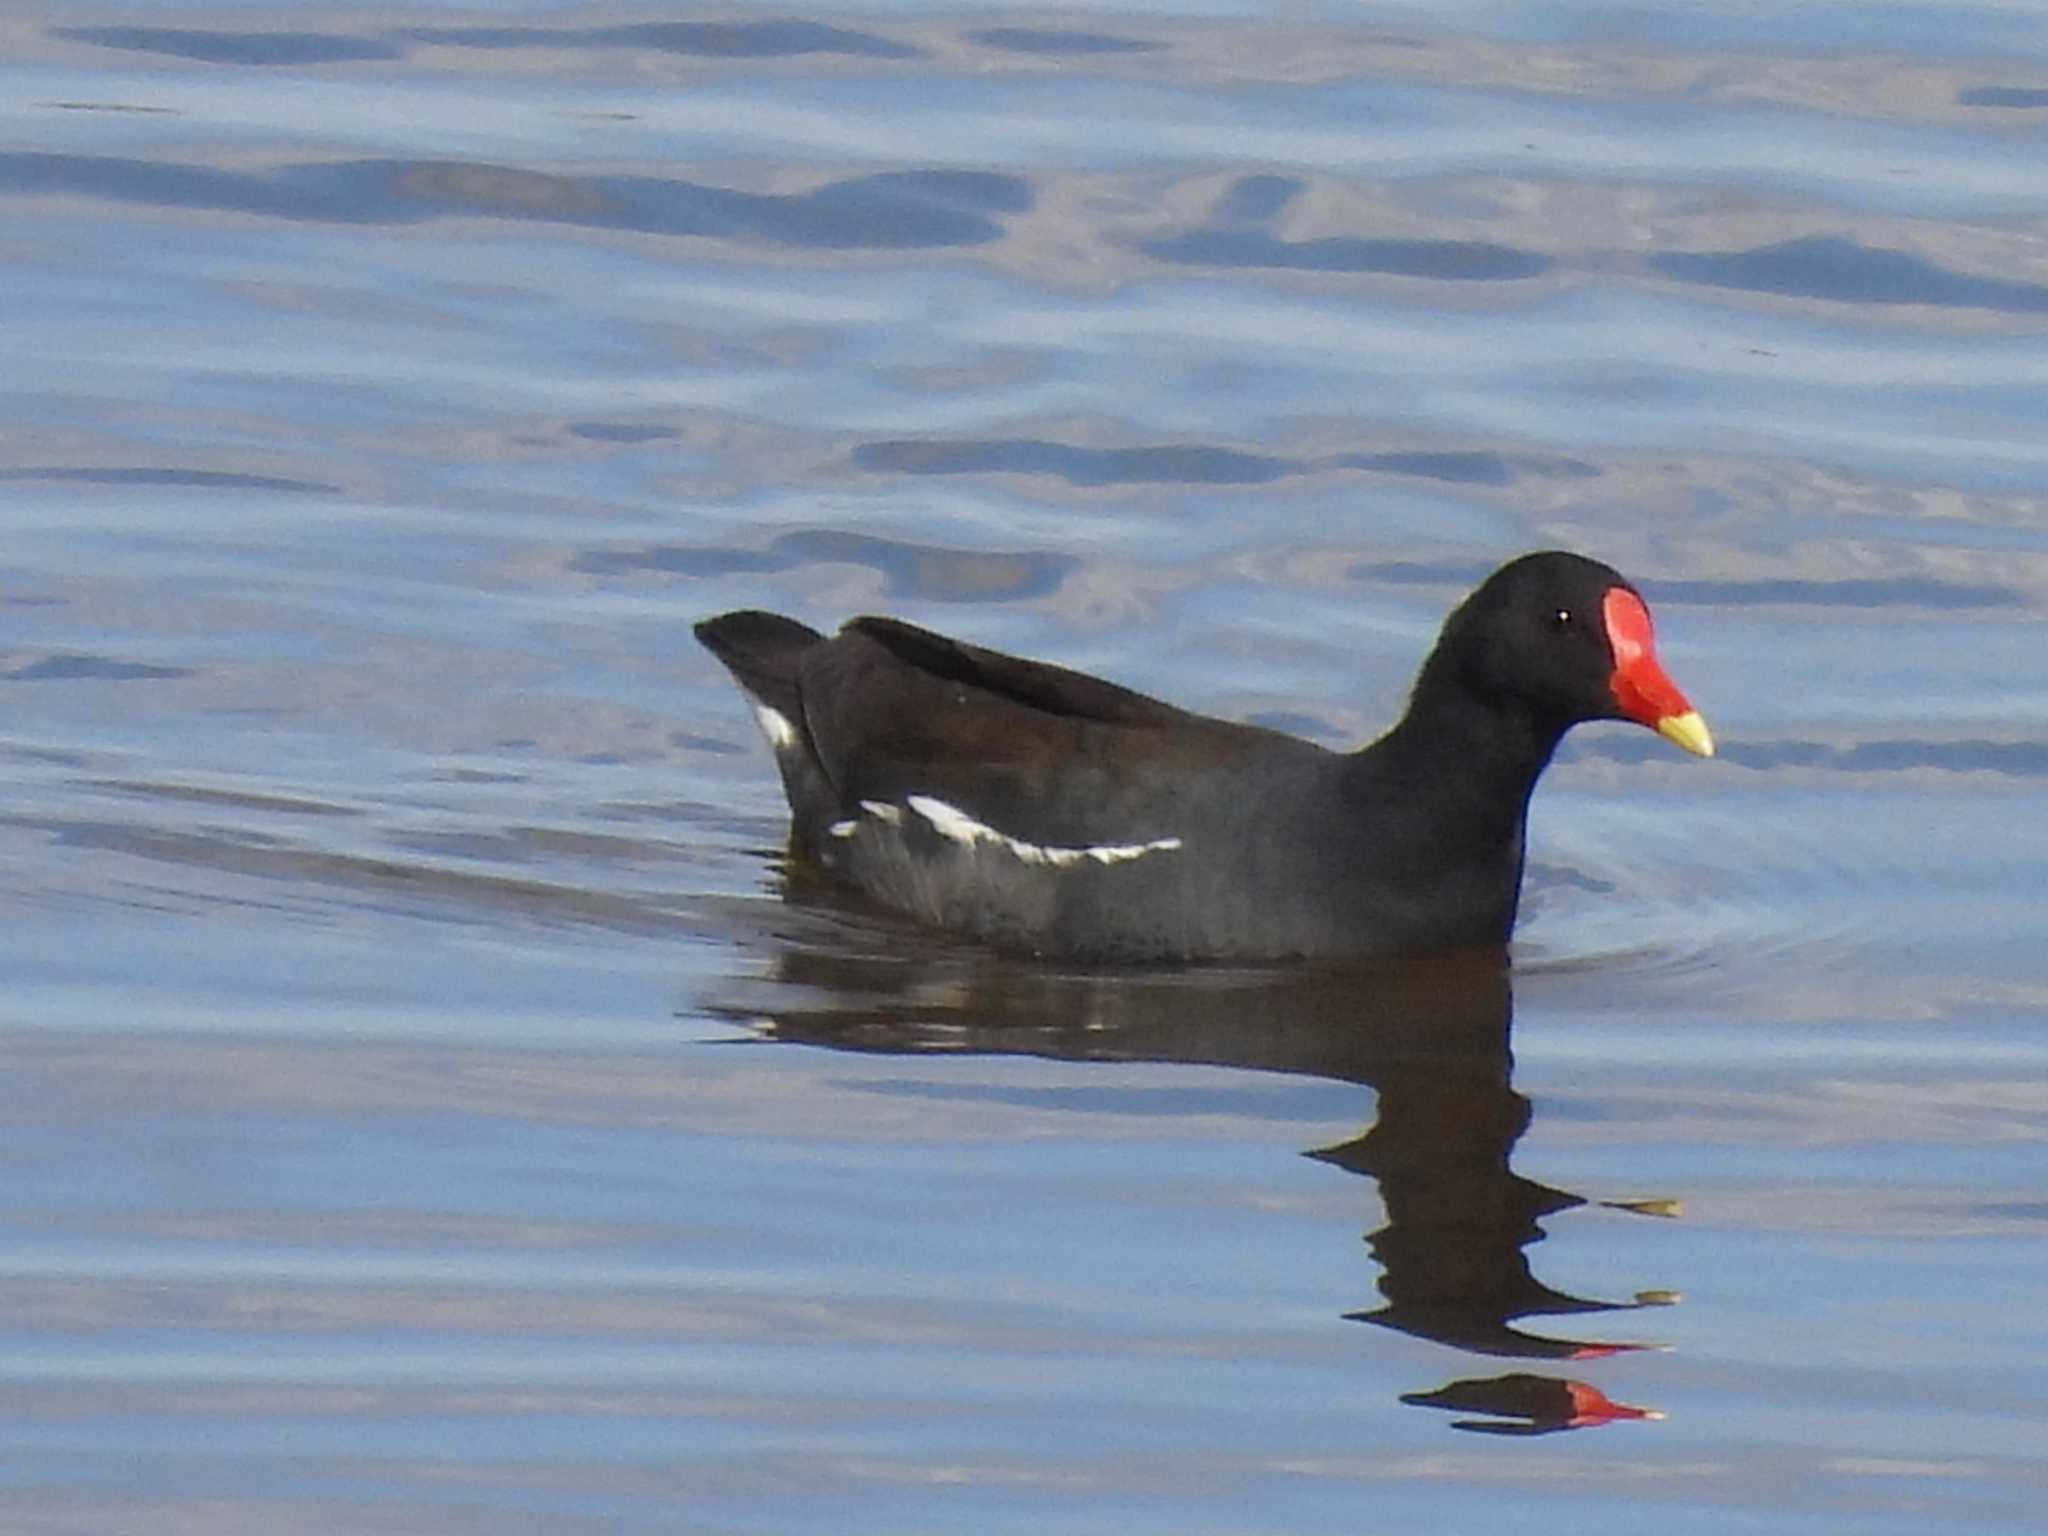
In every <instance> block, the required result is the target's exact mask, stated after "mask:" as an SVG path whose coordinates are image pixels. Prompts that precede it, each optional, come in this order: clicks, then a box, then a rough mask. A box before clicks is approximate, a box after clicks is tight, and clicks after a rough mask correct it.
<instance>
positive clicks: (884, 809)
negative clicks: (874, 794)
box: [860, 800, 903, 827]
mask: <svg viewBox="0 0 2048 1536" xmlns="http://www.w3.org/2000/svg"><path fill="white" fill-rule="evenodd" d="M860 808H861V809H862V810H864V811H866V812H867V813H868V814H869V815H870V816H872V817H874V818H875V819H876V820H877V821H886V822H887V823H889V825H890V826H892V827H893V826H895V825H896V824H897V823H898V822H900V821H901V820H902V819H903V813H902V812H901V811H899V810H897V809H896V807H895V806H893V805H891V804H890V803H889V802H888V801H886V800H863V801H861V803H860Z"/></svg>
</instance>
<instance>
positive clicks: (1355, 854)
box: [696, 551, 1714, 964]
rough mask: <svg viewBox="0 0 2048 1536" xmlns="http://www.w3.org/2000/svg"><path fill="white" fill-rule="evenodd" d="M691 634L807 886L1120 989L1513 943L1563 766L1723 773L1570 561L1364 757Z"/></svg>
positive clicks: (1434, 668)
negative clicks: (1248, 967) (1556, 763)
mask: <svg viewBox="0 0 2048 1536" xmlns="http://www.w3.org/2000/svg"><path fill="white" fill-rule="evenodd" d="M696 633H697V637H698V639H700V640H701V641H702V642H703V643H704V644H705V646H707V647H708V648H709V649H710V650H711V652H712V654H713V655H715V656H716V657H717V658H718V659H719V660H720V661H721V662H723V663H724V664H725V666H726V667H727V669H728V670H730V671H731V673H732V675H733V677H734V679H735V680H736V681H737V682H738V684H739V686H740V688H741V690H742V691H743V692H744V693H745V694H746V696H747V698H748V699H749V701H750V702H751V703H752V705H753V709H754V714H755V717H756V719H757V720H758V721H759V722H760V726H761V730H762V733H763V734H764V735H765V736H766V737H767V739H768V744H769V746H770V748H771V749H772V750H773V752H774V754H775V762H776V766H777V768H778V769H779V770H780V771H781V775H782V784H783V789H784V791H785V792H786V794H787V795H788V799H789V807H790V851H791V854H792V855H793V856H794V857H795V858H796V859H797V860H799V861H801V862H802V863H804V864H807V865H812V866H815V867H817V868H818V869H821V870H823V871H824V872H825V873H826V874H827V875H829V876H831V877H834V878H836V879H837V880H839V881H841V882H843V883H845V884H847V885H849V886H852V887H854V888H857V889H858V890H861V891H864V892H866V893H867V894H868V895H869V896H870V897H872V898H873V899H875V900H876V901H878V902H880V903H881V904H882V905H884V906H886V907H889V908H892V909H894V910H896V911H898V912H901V913H905V914H908V915H909V916H911V917H913V918H915V919H918V920H920V921H922V922H925V923H928V924H932V925H934V926H936V927H938V928H942V929H946V930H949V931H952V932H955V933H960V934H965V935H969V936H971V937H973V938H975V939H978V940H981V941H984V942H987V943H990V944H993V945H995V946H997V947H1000V948H1003V949H1007V950H1011V951H1018V952H1023V953H1028V954H1037V955H1044V956H1049V957H1058V958H1062V959H1068V960H1075V961H1082V962H1101V963H1112V964H1128V963H1164V962H1178V961H1195V960H1234V961H1269V960H1282V959H1294V958H1303V959H1341V958H1347V957H1351V958H1356V957H1365V956H1372V955H1383V954H1390V953H1396V952H1407V951H1420V950H1429V949H1440V948H1448V947H1452V946H1463V945H1487V944H1501V943H1505V942H1506V940H1507V938H1508V936H1509V934H1510V932H1511V931H1512V930H1513V927H1514V922H1515V911H1516V907H1517V905H1518V903H1519V901H1520V897H1521V886H1522V864H1523V854H1524V842H1525V836H1526V833H1525V827H1526V822H1527V818H1528V807H1529V797H1530V795H1531V793H1532V792H1533V791H1534V789H1535V787H1536V780H1537V777H1538V775H1540V774H1541V773H1542V771H1543V769H1544V766H1545V765H1546V764H1547V763H1548V762H1549V761H1550V758H1551V754H1552V753H1553V752H1554V751H1555V750H1556V747H1557V744H1558V742H1559V740H1560V739H1561V738H1562V737H1563V736H1564V733H1565V732H1566V731H1568V730H1569V729H1571V727H1572V726H1574V725H1577V724H1579V723H1580V722H1582V721H1588V720H1628V721H1634V722H1636V723H1638V724H1641V725H1645V726H1648V727H1650V728H1651V729H1653V730H1655V731H1657V732H1658V733H1659V734H1660V735H1663V736H1664V737H1666V738H1668V739H1669V740H1670V741H1672V742H1674V743H1676V744H1677V745H1678V746H1680V747H1682V748H1684V749H1685V750H1686V751H1688V752H1693V753H1696V754H1698V755H1699V756H1701V757H1709V756H1712V755H1713V750H1714V746H1713V738H1712V736H1711V735H1709V733H1708V731H1707V726H1706V722H1705V721H1703V720H1702V719H1701V718H1700V716H1699V714H1698V712H1697V711H1695V710H1694V709H1693V707H1692V705H1691V704H1690V703H1689V702H1688V701H1687V700H1686V697H1685V695H1684V694H1683V693H1681V692H1680V691H1679V689H1678V687H1677V685H1676V684H1674V683H1673V682H1672V681H1671V679H1670V677H1669V676H1667V675H1666V673H1665V671H1664V668H1663V666H1662V664H1661V663H1660V662H1659V661H1658V659H1657V652H1656V643H1655V635H1654V632H1653V629H1652V626H1651V621H1650V611H1649V608H1648V607H1647V606H1646V605H1645V604H1644V602H1643V599H1642V597H1641V595H1640V594H1639V593H1638V592H1637V591H1636V589H1635V588H1634V587H1633V586H1631V585H1630V584H1629V583H1628V581H1626V580H1625V579H1624V578H1623V577H1622V576H1621V575H1620V574H1619V573H1618V572H1616V571H1615V570H1614V569H1613V568H1612V567H1610V566H1606V565H1602V564H1601V563H1599V562H1598V561H1595V560H1589V559H1586V558H1584V557H1582V556H1579V555H1575V554H1567V553H1563V552H1559V551H1545V552H1542V553H1537V554H1531V555H1524V556H1522V557H1521V558H1519V559H1516V560H1513V561H1510V562H1509V563H1508V564H1506V565H1504V566H1502V567H1501V568H1500V569H1499V570H1497V571H1495V572H1494V573H1493V574H1492V575H1491V576H1489V577H1488V578H1487V579H1486V580H1485V581H1484V582H1483V583H1481V584H1480V586H1479V587H1478V588H1477V589H1476V590H1474V591H1473V592H1472V593H1471V594H1470V595H1469V596H1468V597H1467V598H1466V599H1465V600H1464V601H1463V602H1462V603H1460V604H1459V605H1458V607H1457V608H1456V609H1455V610H1454V611H1453V612H1452V613H1451V615H1450V617H1449V618H1448V619H1447V620H1445V622H1444V626H1443V630H1442V632H1441V634H1440V635H1439V636H1438V638H1437V642H1436V645H1435V647H1434V649H1432V650H1431V652H1430V654H1429V657H1428V659H1427V660H1426V661H1424V663H1423V665H1422V670H1421V673H1420V675H1419V676H1418V677H1417V679H1416V681H1415V685H1414V688H1413V690H1412V691H1411V693H1410V695H1409V699H1408V707H1407V711H1406V712H1405V713H1404V714H1403V715H1402V717H1401V719H1400V720H1399V722H1397V723H1396V724H1395V725H1394V726H1393V727H1392V729H1390V730H1388V731H1387V732H1386V734H1385V735H1383V736H1381V737H1380V738H1379V739H1378V740H1376V741H1374V742H1372V743H1371V744H1370V745H1368V746H1365V747H1363V748H1360V749H1359V750H1357V751H1355V752H1337V751H1332V750H1330V749H1328V748H1326V747H1322V746H1319V745H1317V744H1315V743H1313V742H1309V741H1304V740H1301V739H1300V738H1298V737H1293V736H1288V735H1285V734H1283V733H1281V732H1278V731H1271V730H1266V729H1264V728H1262V727H1259V726H1253V725H1244V724H1239V723H1236V722H1233V721H1228V720H1219V719H1214V718H1211V717H1209V716H1205V715H1198V714H1191V713H1189V712H1187V711H1185V710H1181V709H1176V708H1175V707H1173V706H1172V705H1170V704H1166V703H1162V702H1161V701H1159V700H1157V699H1153V698H1149V697H1147V696H1146V695H1144V694H1141V693H1136V692H1133V691H1132V690H1130V689H1127V688H1122V687H1119V686H1118V685H1116V684H1115V683H1110V682H1105V681H1103V680H1101V679H1099V678H1094V677H1090V676H1087V675H1086V674H1083V673H1080V672H1071V671H1068V670H1066V669H1065V668H1062V667H1056V666H1050V665H1047V664H1045V663H1043V662H1035V661H1025V660H1022V659H1020V658H1017V657H1014V656H1006V655H1004V654H1002V653H1000V652H998V651H992V650H985V649H983V648H982V647H980V646H976V645H969V644H967V643H965V642H964V641H960V640H953V639H949V638H947V637H946V636H944V635H940V634H935V633H933V632H932V631H930V630H927V629H920V628H918V627H916V626H915V625H911V624H906V623H903V622H901V621H900V620H896V619H887V618H857V619H854V620H852V621H851V622H849V623H847V624H846V625H845V626H844V627H843V628H842V629H841V630H840V631H839V633H838V634H836V635H834V636H831V637H830V638H827V637H826V636H824V635H822V634H820V633H819V632H818V631H816V630H814V629H811V628H810V627H808V626H807V625H804V624H800V623H798V622H797V621H796V620H794V619H788V618H784V617H782V616H781V615H779V614H773V613H762V612H758V611H751V610H750V611H743V612H738V613H728V614H723V615H721V616H719V617H717V618H712V619H706V620H705V621H704V622H702V623H700V624H698V625H697V626H696Z"/></svg>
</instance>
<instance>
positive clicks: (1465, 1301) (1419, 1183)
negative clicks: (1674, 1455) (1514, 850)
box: [710, 906, 1658, 1434]
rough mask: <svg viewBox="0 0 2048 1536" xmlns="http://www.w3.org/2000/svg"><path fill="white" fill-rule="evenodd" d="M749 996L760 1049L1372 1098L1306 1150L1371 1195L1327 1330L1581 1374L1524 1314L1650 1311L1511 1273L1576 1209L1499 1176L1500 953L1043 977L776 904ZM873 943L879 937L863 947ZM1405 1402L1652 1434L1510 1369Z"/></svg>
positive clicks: (1570, 1384) (1503, 1011)
mask: <svg viewBox="0 0 2048 1536" xmlns="http://www.w3.org/2000/svg"><path fill="white" fill-rule="evenodd" d="M769 926H770V930H771V931H769V932H764V933H760V934H758V935H757V937H758V939H759V941H760V947H762V948H764V949H765V950H766V952H767V954H768V956H769V961H768V966H767V972H768V974H767V975H766V976H765V977H764V978H762V979H761V981H760V982H759V983H758V984H756V985H745V984H735V985H734V987H733V988H732V989H731V990H730V991H729V992H728V994H727V995H725V996H722V997H720V998H718V999H716V1000H714V1001H713V1002H712V1004H711V1005H710V1007H711V1011H713V1012H714V1013H717V1014H720V1015H723V1016H725V1017H728V1018H732V1019H734V1020H737V1021H744V1022H745V1023H746V1024H748V1025H749V1026H750V1027H752V1028H754V1029H755V1030H757V1031H759V1032H760V1033H761V1034H763V1035H765V1036H767V1037H769V1038H772V1039H776V1040H783V1041H790V1042H798V1043H803V1044H809V1045H820V1046H827V1047H831V1048H833V1049H836V1050H849V1051H870V1052H883V1053H891V1054H916V1053H923V1052H945V1053H947V1054H952V1055H959V1054H977V1053H978V1054H994V1055H1010V1056H1041V1057H1051V1058H1055V1059H1058V1060H1062V1061H1102V1062H1140V1061H1143V1062H1173V1063H1187V1064H1194V1065H1207V1066H1222V1067H1237V1068H1242V1069H1246V1070H1252V1071H1261V1072H1281V1073H1288V1074H1292V1075H1296V1076H1302V1077H1311V1078H1321V1079H1327V1080H1332V1081H1337V1082H1345V1083H1357V1084H1359V1085H1360V1086H1362V1087H1366V1088H1370V1089H1372V1090H1373V1091H1374V1093H1375V1094H1376V1096H1377V1106H1376V1110H1377V1112H1376V1115H1375V1117H1374V1120H1373V1123H1372V1124H1371V1126H1370V1128H1369V1129H1367V1130H1366V1131H1365V1132H1364V1133H1363V1134H1362V1135H1360V1136H1358V1137H1356V1138H1354V1139H1352V1140H1348V1141H1345V1142H1342V1143H1339V1144H1337V1145H1335V1146H1330V1147H1325V1148H1321V1149H1318V1150H1315V1151H1312V1152H1310V1153H1309V1154H1308V1155H1310V1156H1312V1157H1315V1158H1318V1159H1320V1160H1321V1161H1323V1162H1326V1163H1329V1164H1331V1165H1332V1166H1335V1167H1338V1168H1342V1169H1345V1170H1346V1171H1348V1172H1351V1173H1359V1174H1364V1175H1366V1176H1368V1177H1370V1178H1371V1179H1373V1180H1374V1181H1375V1182H1376V1183H1377V1185H1378V1187H1379V1192H1380V1198H1381V1203H1382V1205H1383V1206H1384V1209H1385V1213H1386V1221H1385V1224H1384V1225H1382V1226H1381V1227H1380V1228H1379V1229H1378V1230H1377V1231H1374V1232H1371V1233H1369V1234H1368V1235H1367V1238H1366V1242H1367V1246H1368V1248H1369V1250H1370V1252H1371V1254H1372V1257H1373V1258H1374V1259H1375V1260H1376V1261H1377V1262H1378V1265H1379V1269H1380V1277H1379V1293H1380V1297H1381V1302H1380V1304H1379V1305H1378V1306H1376V1307H1371V1308H1366V1309H1362V1310H1360V1311H1357V1312H1353V1313H1349V1314H1347V1315H1348V1316H1349V1317H1351V1318H1353V1319H1356V1320H1357V1321H1360V1322H1367V1323H1372V1324H1375V1325H1377V1326H1379V1327H1382V1328H1391V1329H1395V1330H1398V1331H1399V1332H1402V1333H1405V1334H1409V1335H1411V1336H1413V1337H1416V1338H1421V1339H1429V1340H1433V1341H1435V1342H1437V1343H1440V1344H1445V1345H1449V1346H1452V1347H1454V1348H1456V1349H1460V1350H1465V1351H1469V1352H1471V1353H1473V1354H1478V1355H1485V1356H1499V1357H1510V1358H1518V1359H1525V1360H1556V1361H1570V1360H1588V1359H1591V1358H1594V1357H1598V1356H1602V1355H1609V1354H1613V1353H1616V1352H1618V1351H1621V1350H1628V1349H1635V1348H1640V1347H1641V1346H1640V1345H1636V1344H1626V1343H1589V1342H1586V1341H1584V1340H1576V1339H1565V1338H1553V1337H1548V1336H1545V1335H1543V1334H1540V1333H1535V1332H1530V1331H1527V1330H1525V1329H1523V1328H1520V1327H1517V1326H1516V1324H1517V1323H1518V1322H1519V1321H1520V1320H1522V1319H1526V1318H1531V1317H1546V1316H1559V1315H1565V1314H1572V1313H1588V1312H1605V1311H1613V1310H1617V1309H1621V1308H1629V1307H1635V1306H1640V1305H1645V1304H1648V1302H1649V1301H1650V1300H1651V1299H1652V1298H1653V1297H1656V1296H1657V1295H1658V1293H1647V1294H1646V1295H1645V1296H1644V1297H1642V1298H1639V1299H1637V1300H1632V1301H1627V1302H1613V1301H1598V1300H1591V1299H1588V1298H1585V1297H1579V1296H1571V1295H1567V1294H1565V1293H1564V1292H1561V1291H1558V1290H1555V1289H1553V1288H1551V1287H1549V1286H1546V1285H1545V1284H1543V1283H1542V1282H1541V1281H1540V1280H1538V1279H1536V1278H1535V1276H1534V1275H1533V1274H1532V1273H1531V1272H1530V1268H1529V1259H1528V1253H1527V1250H1528V1248H1529V1247H1530V1245H1532V1244H1534V1243H1536V1242H1539V1241H1541V1240H1542V1238H1543V1236H1544V1233H1543V1229H1542V1227H1541V1225H1540V1222H1541V1221H1542V1219H1543V1218H1545V1217H1547V1216H1550V1215H1553V1214H1554V1213H1556V1212H1559V1211H1563V1210H1567V1209H1569V1208H1571V1207H1573V1206H1577V1205H1582V1204H1584V1203H1585V1201H1584V1200H1583V1199H1582V1198H1581V1197H1580V1196H1578V1195H1574V1194H1570V1193H1567V1192H1565V1191H1563V1190H1559V1189H1553V1188H1550V1187H1549V1186H1547V1185H1544V1184H1540V1183H1537V1182H1535V1181H1534V1180H1531V1179H1526V1178H1523V1177H1522V1176H1521V1175H1519V1174H1517V1173H1515V1172H1514V1171H1513V1170H1512V1169H1511V1168H1510V1166H1509V1157H1510V1154H1511V1153H1512V1151H1513V1149H1514V1145H1515V1143H1516V1141H1517V1140H1518V1139H1519V1138H1520V1137H1521V1135H1522V1133H1523V1132H1524V1131H1525V1130H1526V1129H1527V1128H1528V1125H1529V1117H1530V1106H1529V1100H1528V1099H1526V1098H1525V1097H1523V1096H1522V1095H1521V1094H1519V1093H1517V1092H1516V1091H1515V1089H1514V1087H1513V1085H1512V1082H1511V1076H1512V1071H1513V1058H1512V1055H1511V1053H1510V1049H1509V1030H1510V1023H1511V1020H1512V999H1511V993H1510V988H1509V972H1508V964H1507V957H1506V954H1505V953H1504V952H1503V951H1501V950H1499V949H1486V950H1481V951H1473V952H1461V953H1456V954H1446V955H1437V956H1432V957H1429V958H1427V959H1422V960H1413V961H1404V962H1401V963H1398V964H1383V965H1378V966H1375V967H1372V968H1370V969H1362V970H1355V971H1350V972H1339V973H1333V972H1329V971H1265V972H1242V971H1213V970H1202V971H1189V972H1180V973H1159V974H1147V973H1129V972H1122V973H1105V972H1086V971H1072V970H1065V971H1061V970H1050V969H1045V968H1041V967H1037V966H1031V965H1026V964H1021V963H1018V962H1014V961H1005V960H1002V959H999V958H997V957H994V956H990V955H984V954H981V953H978V952H963V951H961V950H958V949H954V948H950V947H943V946H941V945H939V944H938V943H937V942H936V941H928V940H925V939H923V938H922V937H921V936H916V935H909V936H906V935H903V934H900V933H898V932H896V931H895V930H889V931H887V932H886V933H883V934H878V933H877V931H876V930H875V929H873V928H872V927H867V926H864V923H863V920H861V919H857V918H856V919H848V918H845V917H844V916H842V915H841V914H838V913H835V912H833V911H832V910H830V909H827V908H815V907H814V908H810V909H808V910H807V909H806V908H804V907H802V906H784V907H781V908H778V909H776V912H775V916H774V918H773V919H772V920H771V923H770V925H769ZM878 938H880V939H881V940H882V942H879V943H878V942H877V939H878ZM1403 1401H1406V1402H1410V1403H1415V1404H1418V1405H1423V1406H1430V1407H1439V1408H1448V1409H1451V1410H1453V1411H1459V1412H1465V1413H1472V1412H1481V1413H1486V1414H1490V1415H1492V1417H1491V1418H1486V1419H1462V1420H1459V1421H1457V1423H1458V1427H1460V1428H1466V1429H1477V1430H1483V1431H1488V1432H1492V1433H1514V1434H1537V1433H1545V1432H1548V1431H1551V1430H1557V1429H1566V1428H1581V1427H1585V1426H1587V1425H1591V1424H1598V1423H1606V1422H1610V1421H1611V1420H1614V1419H1617V1418H1643V1417H1653V1416H1654V1415H1652V1414H1649V1413H1647V1412H1646V1411H1645V1410H1640V1409H1631V1408H1627V1407H1625V1406H1624V1405H1621V1404H1617V1403H1613V1402H1611V1401H1610V1400H1609V1399H1607V1398H1606V1397H1605V1396H1604V1395H1603V1394H1601V1393H1600V1392H1598V1391H1597V1390H1596V1389H1594V1388H1592V1387H1590V1386H1588V1385H1586V1384H1585V1383H1582V1382H1575V1381H1568V1380H1564V1379H1560V1378H1555V1377H1547V1376H1536V1375H1529V1374H1516V1375H1510V1376H1502V1377H1498V1378H1491V1379H1474V1380H1464V1381H1453V1382H1450V1383H1449V1384H1447V1385H1445V1386H1443V1387H1441V1388H1438V1389H1437V1390H1435V1391H1432V1392H1421V1393H1410V1394H1407V1395H1406V1396H1405V1397H1404V1398H1403Z"/></svg>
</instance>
